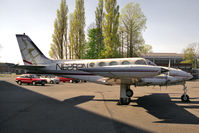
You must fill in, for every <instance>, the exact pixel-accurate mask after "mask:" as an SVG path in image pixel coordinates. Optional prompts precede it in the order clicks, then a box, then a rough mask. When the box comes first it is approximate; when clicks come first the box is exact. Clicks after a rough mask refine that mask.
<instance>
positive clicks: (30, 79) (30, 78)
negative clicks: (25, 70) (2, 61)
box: [16, 74, 47, 85]
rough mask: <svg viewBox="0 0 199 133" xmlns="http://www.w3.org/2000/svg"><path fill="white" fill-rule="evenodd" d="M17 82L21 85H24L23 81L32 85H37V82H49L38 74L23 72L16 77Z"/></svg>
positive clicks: (42, 83) (43, 83)
mask: <svg viewBox="0 0 199 133" xmlns="http://www.w3.org/2000/svg"><path fill="white" fill-rule="evenodd" d="M16 82H17V83H18V84H19V85H22V83H26V84H32V85H37V84H41V85H45V84H46V83H47V81H46V80H45V79H40V78H38V77H37V75H34V74H23V75H21V76H19V77H17V78H16Z"/></svg>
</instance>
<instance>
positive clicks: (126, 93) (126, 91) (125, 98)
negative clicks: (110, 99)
mask: <svg viewBox="0 0 199 133" xmlns="http://www.w3.org/2000/svg"><path fill="white" fill-rule="evenodd" d="M132 96H133V91H132V90H131V89H130V85H128V84H121V85H120V100H119V101H118V103H117V104H118V105H128V104H129V103H130V102H131V97H132Z"/></svg>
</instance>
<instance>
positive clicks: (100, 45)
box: [95, 0, 104, 58]
mask: <svg viewBox="0 0 199 133" xmlns="http://www.w3.org/2000/svg"><path fill="white" fill-rule="evenodd" d="M103 7H104V1H103V0H99V2H98V7H97V8H96V11H95V21H96V27H97V28H96V30H97V31H96V45H97V47H96V49H97V58H101V57H102V51H103V50H104V38H103V34H102V22H103V19H104V13H103Z"/></svg>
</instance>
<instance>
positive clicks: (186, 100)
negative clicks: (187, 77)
mask: <svg viewBox="0 0 199 133" xmlns="http://www.w3.org/2000/svg"><path fill="white" fill-rule="evenodd" d="M183 91H184V94H182V96H181V101H182V102H184V103H188V102H190V100H189V96H188V95H187V86H186V85H185V84H183Z"/></svg>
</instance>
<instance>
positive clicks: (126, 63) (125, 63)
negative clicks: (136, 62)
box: [122, 61, 130, 65]
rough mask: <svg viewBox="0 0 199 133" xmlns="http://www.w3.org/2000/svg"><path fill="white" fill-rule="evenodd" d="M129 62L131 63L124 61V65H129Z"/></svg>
mask: <svg viewBox="0 0 199 133" xmlns="http://www.w3.org/2000/svg"><path fill="white" fill-rule="evenodd" d="M128 64H130V62H129V61H123V62H122V65H128Z"/></svg>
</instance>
